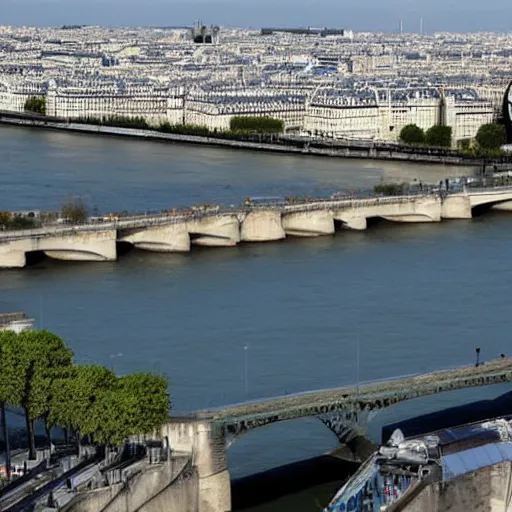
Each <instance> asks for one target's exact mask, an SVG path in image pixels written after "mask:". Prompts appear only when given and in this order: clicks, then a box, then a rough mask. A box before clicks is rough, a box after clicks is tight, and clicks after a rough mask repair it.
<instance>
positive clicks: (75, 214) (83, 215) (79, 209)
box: [61, 196, 89, 224]
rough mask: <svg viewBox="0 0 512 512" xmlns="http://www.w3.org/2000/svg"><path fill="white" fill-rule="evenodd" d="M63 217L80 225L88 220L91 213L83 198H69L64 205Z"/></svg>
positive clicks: (62, 209)
mask: <svg viewBox="0 0 512 512" xmlns="http://www.w3.org/2000/svg"><path fill="white" fill-rule="evenodd" d="M61 216H62V218H64V219H67V220H68V221H69V222H72V223H73V224H80V223H82V222H85V221H86V220H87V217H88V216H89V211H88V208H87V206H86V204H85V203H84V201H83V200H82V198H81V197H77V196H68V198H67V199H66V201H64V204H63V205H62V208H61Z"/></svg>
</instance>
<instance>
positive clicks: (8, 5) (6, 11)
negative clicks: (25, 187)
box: [0, 0, 512, 33]
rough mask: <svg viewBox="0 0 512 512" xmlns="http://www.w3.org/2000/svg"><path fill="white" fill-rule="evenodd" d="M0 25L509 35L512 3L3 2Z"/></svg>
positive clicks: (376, 0) (266, 0)
mask: <svg viewBox="0 0 512 512" xmlns="http://www.w3.org/2000/svg"><path fill="white" fill-rule="evenodd" d="M0 1H1V3H2V4H3V8H2V10H1V12H0V25H15V26H22V25H25V26H61V25H65V24H68V25H71V24H78V25H104V26H124V27H140V26H160V27H162V26H182V25H186V26H190V25H192V24H193V22H194V20H195V19H201V20H202V21H203V22H204V23H205V24H216V25H223V26H231V27H247V28H261V27H264V26H267V27H269V26H270V27H271V26H287V27H292V26H319V27H324V26H328V27H333V28H347V29H352V30H355V31H358V32H360V31H382V32H396V31H397V29H398V25H399V20H400V19H401V20H402V21H403V30H404V32H419V27H420V18H423V27H424V32H426V33H429V32H439V31H450V32H479V31H491V32H509V31H510V29H511V23H512V3H511V2H510V1H509V0H488V1H487V2H486V4H485V5H482V4H481V3H480V2H477V1H476V0H467V1H466V2H465V4H464V6H462V7H458V6H457V5H456V4H457V3H458V2H457V1H456V0H431V2H430V3H429V4H428V5H425V4H423V3H420V2H418V1H415V0H389V1H388V2H387V3H386V7H383V6H382V2H380V1H379V0H360V1H358V2H357V5H351V6H344V5H340V3H337V2H335V0H315V1H311V0H294V1H292V0H238V1H237V0H211V1H210V2H206V1H205V0H144V1H143V2H142V1H140V0H137V1H135V0H125V1H122V0H0Z"/></svg>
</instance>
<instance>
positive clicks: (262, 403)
mask: <svg viewBox="0 0 512 512" xmlns="http://www.w3.org/2000/svg"><path fill="white" fill-rule="evenodd" d="M505 382H512V358H502V359H498V360H495V361H490V362H487V363H485V364H483V365H480V366H478V367H476V366H475V365H472V366H462V367H459V368H453V369H450V370H441V371H434V372H430V373H425V374H418V375H413V376H404V377H397V378H394V379H389V380H380V381H375V382H368V383H362V384H360V385H359V386H346V387H340V388H332V389H325V390H319V391H310V392H303V393H297V394H293V395H288V396H280V397H275V398H267V399H262V400H257V401H251V402H246V403H240V404H235V405H230V406H224V407H220V408H218V409H210V410H201V411H198V412H197V413H196V415H197V417H198V418H201V419H208V420H209V421H211V422H213V423H218V424H223V425H224V426H225V427H226V428H227V430H228V431H231V432H233V433H236V432H240V431H244V430H250V429H252V428H256V427H259V426H263V425H265V424H269V423H275V422H277V421H284V420H290V419H295V418H301V417H306V416H318V415H322V414H328V413H332V412H336V411H342V410H354V409H357V410H359V411H364V410H374V409H382V408H385V407H388V406H390V405H393V404H396V403H399V402H403V401H406V400H411V399H414V398H419V397H422V396H427V395H433V394H437V393H443V392H446V391H454V390H457V389H465V388H471V387H479V386H487V385H491V384H502V383H505Z"/></svg>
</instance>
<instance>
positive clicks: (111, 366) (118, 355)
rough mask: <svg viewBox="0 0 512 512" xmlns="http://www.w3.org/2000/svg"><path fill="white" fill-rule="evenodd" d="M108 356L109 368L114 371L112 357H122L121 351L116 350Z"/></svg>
mask: <svg viewBox="0 0 512 512" xmlns="http://www.w3.org/2000/svg"><path fill="white" fill-rule="evenodd" d="M108 357H110V360H111V361H112V362H111V363H110V368H111V370H112V371H113V372H114V373H115V369H114V359H116V358H118V357H123V353H122V352H118V353H117V354H110V355H109V356H108Z"/></svg>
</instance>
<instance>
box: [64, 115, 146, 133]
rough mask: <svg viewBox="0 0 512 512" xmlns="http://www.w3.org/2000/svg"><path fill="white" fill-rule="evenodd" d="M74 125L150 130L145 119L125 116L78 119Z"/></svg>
mask: <svg viewBox="0 0 512 512" xmlns="http://www.w3.org/2000/svg"><path fill="white" fill-rule="evenodd" d="M73 121H74V122H75V123H81V124H95V125H100V126H101V125H103V126H114V127H117V128H135V129H139V130H148V129H149V128H150V126H149V124H148V122H147V121H146V119H145V118H144V117H142V116H135V117H127V116H117V115H113V116H106V117H94V116H86V117H78V118H76V119H73Z"/></svg>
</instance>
